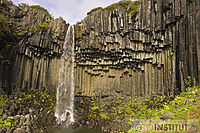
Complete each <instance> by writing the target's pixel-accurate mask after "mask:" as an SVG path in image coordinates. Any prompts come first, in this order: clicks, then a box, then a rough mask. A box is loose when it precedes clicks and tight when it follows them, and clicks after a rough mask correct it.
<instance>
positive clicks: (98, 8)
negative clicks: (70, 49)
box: [87, 7, 103, 15]
mask: <svg viewBox="0 0 200 133" xmlns="http://www.w3.org/2000/svg"><path fill="white" fill-rule="evenodd" d="M102 9H103V8H102V7H97V8H94V9H92V10H91V11H89V12H88V13H87V15H89V14H91V13H93V12H96V11H98V10H102Z"/></svg>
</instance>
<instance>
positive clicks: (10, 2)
mask: <svg viewBox="0 0 200 133" xmlns="http://www.w3.org/2000/svg"><path fill="white" fill-rule="evenodd" d="M3 3H4V4H6V6H12V5H13V2H12V1H7V0H3Z"/></svg>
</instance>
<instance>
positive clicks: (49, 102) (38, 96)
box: [0, 89, 56, 131]
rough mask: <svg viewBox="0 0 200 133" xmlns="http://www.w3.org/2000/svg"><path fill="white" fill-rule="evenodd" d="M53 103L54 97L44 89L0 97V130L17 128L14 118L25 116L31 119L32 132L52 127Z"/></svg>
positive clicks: (16, 121) (53, 119) (53, 120)
mask: <svg viewBox="0 0 200 133" xmlns="http://www.w3.org/2000/svg"><path fill="white" fill-rule="evenodd" d="M55 101H56V97H55V96H53V95H52V94H51V93H50V92H48V90H46V89H45V90H40V91H39V90H38V89H34V90H33V89H32V90H30V91H28V92H23V93H19V94H15V95H12V96H5V95H0V107H2V109H0V116H2V117H0V129H3V128H6V127H10V128H13V127H15V126H19V125H18V124H19V123H18V120H16V119H14V118H15V117H16V116H18V115H27V114H28V115H30V117H32V119H31V121H30V123H32V125H31V128H32V130H34V131H36V130H43V129H45V128H48V127H49V126H53V124H54V122H55V117H54V112H55ZM30 110H31V113H30ZM22 124H23V123H22ZM20 126H22V125H20Z"/></svg>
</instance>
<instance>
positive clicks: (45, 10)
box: [30, 5, 51, 16]
mask: <svg viewBox="0 0 200 133" xmlns="http://www.w3.org/2000/svg"><path fill="white" fill-rule="evenodd" d="M30 8H32V9H35V10H38V11H41V12H43V13H44V14H45V15H47V16H51V15H50V14H49V12H48V11H47V9H45V8H43V7H41V6H39V5H33V6H30Z"/></svg>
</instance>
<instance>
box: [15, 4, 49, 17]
mask: <svg viewBox="0 0 200 133" xmlns="http://www.w3.org/2000/svg"><path fill="white" fill-rule="evenodd" d="M18 7H30V8H32V9H35V10H37V11H41V12H43V13H44V14H45V15H46V16H50V17H51V14H49V12H48V11H47V9H45V8H43V7H41V6H39V5H32V6H29V5H28V4H26V3H21V4H19V5H18Z"/></svg>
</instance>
